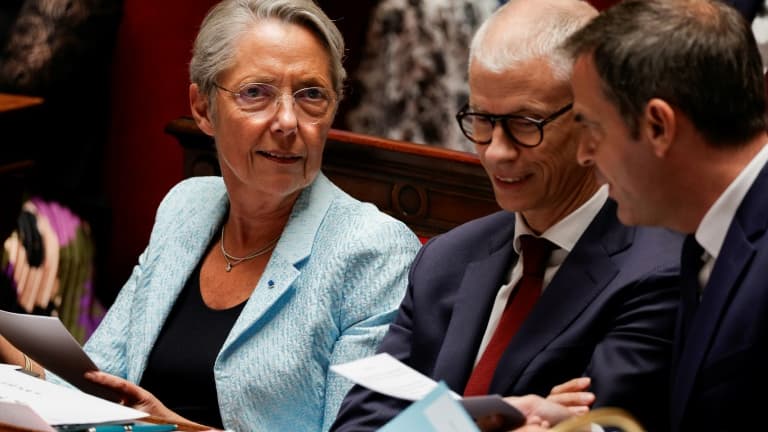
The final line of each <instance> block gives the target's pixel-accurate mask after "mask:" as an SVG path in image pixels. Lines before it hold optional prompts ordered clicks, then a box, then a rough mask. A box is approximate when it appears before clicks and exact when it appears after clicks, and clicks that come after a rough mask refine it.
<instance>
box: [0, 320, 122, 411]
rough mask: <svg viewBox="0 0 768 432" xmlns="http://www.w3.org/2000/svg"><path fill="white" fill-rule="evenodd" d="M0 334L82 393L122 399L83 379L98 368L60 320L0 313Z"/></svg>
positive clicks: (111, 391) (105, 388)
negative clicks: (86, 374)
mask: <svg viewBox="0 0 768 432" xmlns="http://www.w3.org/2000/svg"><path fill="white" fill-rule="evenodd" d="M0 335H3V336H4V337H5V338H6V339H8V340H9V341H10V342H11V343H12V344H13V345H15V346H16V348H18V349H20V350H21V351H22V352H23V353H25V354H26V355H28V356H29V357H30V358H31V359H32V360H34V361H36V362H38V363H40V364H41V365H42V366H43V367H44V368H46V369H48V370H49V371H51V372H53V373H55V374H56V375H58V376H60V377H61V378H63V379H65V380H67V382H69V383H70V384H72V385H74V386H75V387H77V388H79V389H80V390H83V391H85V392H88V393H90V394H93V395H96V396H99V397H101V398H104V399H108V400H113V401H116V400H118V399H119V395H118V394H117V393H115V392H114V391H113V390H112V389H109V388H107V387H102V386H100V385H97V384H94V383H92V382H90V381H88V380H86V379H85V378H84V377H83V374H85V372H87V371H92V370H98V368H97V367H96V365H95V364H93V361H91V359H90V358H89V357H88V355H87V354H86V353H85V352H84V351H83V348H82V347H81V346H80V344H79V343H78V342H77V341H76V340H75V338H73V337H72V335H71V334H70V333H69V331H68V330H67V329H66V327H64V324H62V323H61V321H59V319H58V318H56V317H50V316H41V315H28V314H17V313H12V312H6V311H4V310H0ZM0 396H2V394H0Z"/></svg>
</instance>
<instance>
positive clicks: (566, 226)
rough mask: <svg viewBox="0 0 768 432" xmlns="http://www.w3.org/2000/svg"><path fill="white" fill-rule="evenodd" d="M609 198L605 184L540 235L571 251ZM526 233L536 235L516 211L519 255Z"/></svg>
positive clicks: (516, 240) (516, 234) (516, 244)
mask: <svg viewBox="0 0 768 432" xmlns="http://www.w3.org/2000/svg"><path fill="white" fill-rule="evenodd" d="M607 199H608V185H603V186H601V187H600V188H599V189H598V190H597V192H595V194H594V195H592V197H591V198H590V199H589V200H587V201H586V202H585V203H584V204H582V205H581V207H579V208H577V209H576V210H574V211H573V212H571V213H570V214H569V215H568V216H566V217H564V218H563V219H561V220H560V221H558V222H557V223H556V224H554V225H552V226H551V227H549V229H547V230H546V231H544V232H543V233H542V234H541V236H540V237H544V238H545V239H547V240H549V241H551V242H552V243H554V244H555V245H557V247H559V248H560V249H563V250H565V251H566V252H569V253H570V252H571V250H573V247H574V246H575V245H576V242H577V241H579V238H580V237H581V235H582V234H583V233H584V231H586V230H587V227H588V226H589V224H591V223H592V219H594V218H595V216H597V213H598V212H599V211H600V209H601V208H603V205H605V201H606V200H607ZM525 234H529V235H533V236H535V235H536V234H534V233H533V231H532V230H531V228H530V227H528V224H527V223H526V222H525V219H524V218H523V215H522V214H521V213H520V212H515V239H514V242H513V246H514V248H515V252H517V254H518V255H519V254H520V236H521V235H525Z"/></svg>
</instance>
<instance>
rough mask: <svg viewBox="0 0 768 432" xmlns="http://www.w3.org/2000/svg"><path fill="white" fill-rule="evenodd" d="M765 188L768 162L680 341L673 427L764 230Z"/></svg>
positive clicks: (767, 219) (766, 211) (746, 199)
mask: <svg viewBox="0 0 768 432" xmlns="http://www.w3.org/2000/svg"><path fill="white" fill-rule="evenodd" d="M766 190H768V165H765V166H763V167H762V168H761V170H760V174H758V176H757V178H756V179H755V181H754V183H752V186H751V187H750V188H749V192H747V195H746V196H745V197H744V199H743V200H742V202H741V204H739V208H738V210H737V211H736V214H735V216H734V218H733V221H732V222H731V225H730V227H729V228H728V233H727V234H726V236H725V241H724V242H723V246H722V247H721V248H720V254H719V256H718V258H717V260H716V261H715V265H714V267H713V268H712V274H711V275H710V277H709V281H708V282H707V285H706V287H704V293H703V295H702V299H701V304H700V305H699V308H698V311H697V312H696V313H695V315H694V317H693V322H692V325H691V328H690V329H689V330H688V334H687V335H686V336H685V339H684V340H683V341H682V343H683V347H682V352H681V353H680V361H679V363H678V365H677V368H676V374H675V376H674V377H673V385H672V407H671V416H672V426H673V428H675V429H677V428H679V426H680V424H681V422H682V419H683V417H684V414H685V410H686V406H687V401H688V400H689V399H691V392H692V390H693V388H694V384H695V382H696V376H697V375H698V372H699V369H700V368H701V365H702V363H703V362H704V358H705V357H706V356H707V355H709V352H708V351H709V349H710V347H711V346H712V342H713V340H714V338H715V337H717V328H718V326H719V323H720V322H721V321H722V319H723V317H724V315H725V313H726V312H727V309H728V305H729V304H730V300H731V298H733V296H734V295H735V294H736V292H737V291H738V289H739V286H740V284H741V281H742V280H743V277H744V274H745V273H746V272H747V271H748V270H749V264H750V262H751V261H752V259H753V258H754V256H755V253H756V249H755V247H754V246H753V244H754V243H753V242H756V241H758V240H759V239H760V238H761V237H762V236H763V235H764V233H765V230H766V225H767V224H768V202H767V201H766V200H765V199H764V197H763V195H764V194H765V191H766ZM761 270H762V269H761ZM678 343H680V342H678Z"/></svg>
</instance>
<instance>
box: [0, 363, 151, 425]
mask: <svg viewBox="0 0 768 432" xmlns="http://www.w3.org/2000/svg"><path fill="white" fill-rule="evenodd" d="M0 398H2V399H5V404H4V405H3V406H2V407H0V409H2V410H4V411H7V410H8V409H14V410H15V412H16V414H17V415H22V414H23V412H24V411H23V410H24V409H25V407H24V406H25V405H26V407H28V408H31V409H32V411H34V412H35V413H37V415H39V417H40V418H42V419H43V420H44V421H45V422H46V423H47V424H49V425H66V424H91V423H106V422H126V421H131V420H135V419H139V418H142V417H146V416H147V414H146V413H143V412H141V411H138V410H135V409H133V408H128V407H125V406H122V405H118V404H116V403H112V402H109V401H106V400H104V399H99V398H97V397H95V396H91V395H89V394H87V393H83V392H81V391H78V390H75V389H71V388H68V387H63V386H60V385H57V384H53V383H50V382H47V381H44V380H41V379H38V378H34V377H31V376H29V375H27V374H25V373H22V372H19V371H18V370H13V369H11V368H7V367H3V368H0ZM10 401H14V403H11V402H10ZM4 415H7V416H9V417H10V415H11V414H10V413H9V412H5V413H4Z"/></svg>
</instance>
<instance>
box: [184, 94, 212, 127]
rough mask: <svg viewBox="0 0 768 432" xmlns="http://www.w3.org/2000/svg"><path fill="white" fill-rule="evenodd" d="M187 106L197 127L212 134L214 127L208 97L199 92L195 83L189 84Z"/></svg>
mask: <svg viewBox="0 0 768 432" xmlns="http://www.w3.org/2000/svg"><path fill="white" fill-rule="evenodd" d="M189 107H190V109H191V110H192V118H194V119H195V123H197V127H199V128H200V130H201V131H203V132H204V133H205V134H206V135H210V136H213V133H214V131H215V128H214V126H213V121H212V120H211V110H210V109H209V108H210V107H209V106H208V97H207V96H206V95H204V94H203V93H201V92H200V88H199V87H198V86H197V84H190V85H189Z"/></svg>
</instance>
